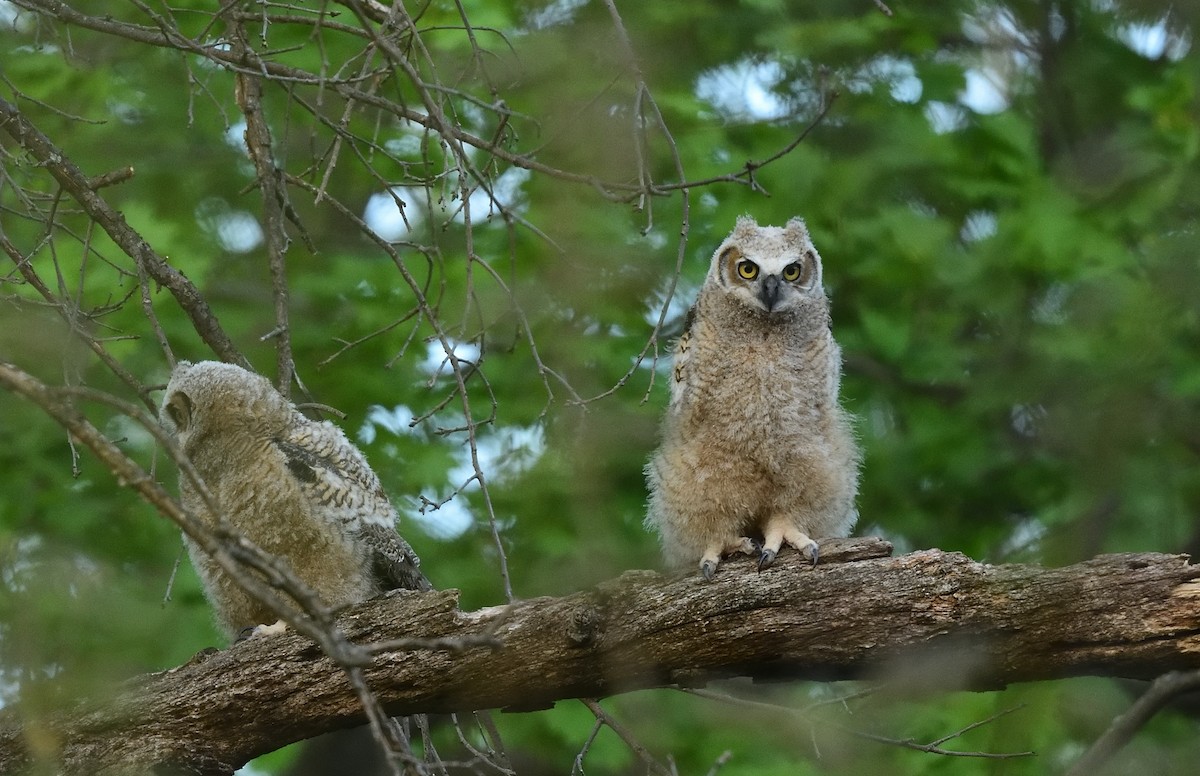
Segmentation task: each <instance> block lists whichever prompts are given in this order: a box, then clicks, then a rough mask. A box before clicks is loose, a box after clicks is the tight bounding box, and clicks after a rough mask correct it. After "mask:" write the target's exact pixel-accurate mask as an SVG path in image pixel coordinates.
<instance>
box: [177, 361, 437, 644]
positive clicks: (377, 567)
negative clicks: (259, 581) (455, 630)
mask: <svg viewBox="0 0 1200 776" xmlns="http://www.w3.org/2000/svg"><path fill="white" fill-rule="evenodd" d="M160 418H161V422H162V424H163V426H164V427H165V428H166V430H167V431H168V433H170V434H171V435H172V436H173V437H174V438H175V439H176V440H177V441H178V443H179V446H180V447H181V448H182V450H183V452H184V454H185V455H186V456H187V458H188V459H189V460H190V461H191V463H192V465H193V466H194V467H195V469H196V471H197V472H198V473H199V475H200V478H201V479H202V480H203V481H204V484H205V485H206V486H207V487H208V489H209V491H210V492H211V493H212V496H213V498H214V501H215V503H216V505H217V506H218V507H219V509H220V510H221V511H222V512H223V513H224V516H225V517H226V518H227V520H228V522H229V524H230V525H231V526H232V527H233V528H234V529H236V530H237V531H239V532H240V533H241V534H242V535H244V536H245V537H246V538H247V539H249V540H250V541H252V542H254V543H255V544H256V545H258V546H259V547H260V548H262V549H263V550H265V551H266V552H268V553H271V554H272V555H274V556H276V557H278V558H280V559H282V560H283V561H284V562H285V563H287V565H288V566H289V567H290V568H291V570H292V571H293V572H294V573H295V574H296V576H297V577H299V578H300V579H301V580H303V581H304V582H305V583H306V584H308V585H309V586H310V587H312V588H313V590H314V591H315V592H316V593H317V595H318V596H320V598H321V600H322V601H323V602H324V603H325V604H327V605H329V606H332V607H339V606H344V605H347V604H351V603H356V602H358V601H365V600H366V599H368V598H371V597H373V596H375V595H378V594H379V593H381V592H383V591H385V590H391V589H395V588H407V589H411V590H430V589H432V586H431V585H430V583H429V580H427V579H426V578H425V576H424V575H423V574H422V573H421V569H420V560H418V558H417V556H416V553H414V552H413V550H412V547H410V546H409V545H408V543H407V542H405V541H404V539H402V538H401V537H400V535H399V534H398V533H396V520H397V515H396V510H395V509H393V508H392V505H391V504H390V503H389V502H388V499H387V496H386V495H385V494H384V492H383V488H382V486H381V485H380V484H379V478H378V477H376V476H375V472H373V471H372V470H371V467H370V466H368V465H367V461H366V459H365V458H363V454H362V453H361V452H359V450H358V449H357V448H356V447H355V446H354V445H353V444H351V443H350V441H349V440H348V439H346V436H345V435H344V434H343V433H342V432H341V431H340V430H339V429H338V428H337V427H335V426H334V425H333V424H331V423H329V422H318V421H314V420H310V419H309V418H307V417H305V416H304V415H302V414H301V413H300V412H299V411H298V410H297V409H296V408H295V406H293V405H292V404H291V402H289V401H288V400H287V399H285V398H284V397H283V396H282V395H281V394H280V393H279V392H278V391H276V390H275V388H274V386H272V385H271V383H270V382H269V381H268V380H267V379H266V378H265V377H262V376H260V375H257V374H254V373H253V372H248V371H246V370H245V369H242V368H241V367H238V366H234V365H233V364H223V363H218V362H215V361H201V362H199V363H190V362H187V361H180V362H179V364H178V366H176V367H175V369H174V371H173V372H172V373H171V380H170V382H169V383H168V384H167V391H166V396H165V397H164V398H163V402H162V409H161V412H160ZM179 491H180V497H181V499H182V501H183V505H184V506H185V507H186V508H187V509H188V510H189V511H191V512H192V513H193V514H196V515H197V516H199V517H200V518H201V519H202V520H204V521H207V522H208V523H210V524H214V525H215V523H216V521H217V519H218V518H217V516H216V515H214V514H212V512H210V511H209V510H208V509H207V508H206V506H205V504H204V501H203V500H202V499H201V497H200V495H199V493H198V492H197V491H196V488H195V487H194V485H193V484H192V482H191V481H190V479H189V478H188V477H187V476H184V475H183V474H182V473H181V476H180V478H179ZM187 546H188V554H189V556H190V557H191V560H192V564H193V565H194V566H195V567H196V570H197V571H198V572H199V574H200V577H201V580H202V581H203V583H204V589H205V594H206V596H207V597H208V600H209V602H210V603H211V604H212V606H213V609H214V610H215V613H216V620H217V623H218V625H220V627H221V629H222V630H223V631H225V633H226V634H227V635H228V636H230V637H231V638H232V637H235V636H237V635H238V634H239V633H242V632H243V631H245V630H246V629H251V628H255V627H256V626H258V625H260V624H261V623H274V622H275V621H276V619H277V618H276V616H275V615H274V613H273V612H272V611H271V610H270V609H268V608H267V607H266V606H265V605H264V604H262V603H260V602H259V601H257V600H256V599H255V598H254V597H252V596H251V595H249V594H248V593H247V592H246V591H245V590H243V589H242V587H241V586H240V585H238V583H237V582H236V581H235V580H234V579H232V578H231V577H229V576H228V575H226V574H225V573H224V572H223V571H222V570H221V568H220V567H219V566H218V565H217V563H216V562H215V561H214V560H213V559H212V558H211V557H209V556H208V554H207V553H205V552H204V551H203V550H202V549H201V548H200V547H199V546H197V545H196V544H194V543H193V542H191V541H190V540H187ZM277 625H278V624H277ZM267 632H270V629H268V631H267Z"/></svg>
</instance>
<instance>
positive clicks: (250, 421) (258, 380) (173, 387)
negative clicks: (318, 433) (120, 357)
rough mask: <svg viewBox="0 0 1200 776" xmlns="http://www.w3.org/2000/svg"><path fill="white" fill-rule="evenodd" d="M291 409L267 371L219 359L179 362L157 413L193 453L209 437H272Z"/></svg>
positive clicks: (223, 438)
mask: <svg viewBox="0 0 1200 776" xmlns="http://www.w3.org/2000/svg"><path fill="white" fill-rule="evenodd" d="M292 411H293V410H292V406H291V404H290V403H289V402H288V401H287V399H285V398H283V396H281V395H280V394H279V392H278V391H276V390H275V386H273V385H271V382H270V381H269V380H267V378H265V377H263V376H262V375H258V374H255V373H254V372H250V371H248V370H245V369H242V368H241V367H240V366H236V365H234V364H224V363H221V362H219V361H198V362H196V363H192V362H190V361H180V362H179V363H178V364H177V365H176V366H175V369H174V371H172V372H171V380H170V382H168V383H167V392H166V395H165V396H164V397H163V401H162V407H161V409H160V410H159V413H158V414H159V420H160V422H161V423H162V424H163V427H164V428H166V430H167V431H168V432H169V433H170V434H171V435H172V436H174V437H175V438H176V439H177V440H179V444H180V446H181V447H183V449H184V450H185V451H187V452H189V453H191V452H194V450H195V448H196V447H197V446H198V445H200V444H203V441H204V440H206V439H210V440H214V441H219V440H220V441H223V440H227V438H228V437H229V436H230V435H251V436H264V435H266V436H270V435H271V434H273V433H277V431H278V429H281V428H283V427H285V426H286V424H287V422H288V420H289V419H290V417H291V413H292Z"/></svg>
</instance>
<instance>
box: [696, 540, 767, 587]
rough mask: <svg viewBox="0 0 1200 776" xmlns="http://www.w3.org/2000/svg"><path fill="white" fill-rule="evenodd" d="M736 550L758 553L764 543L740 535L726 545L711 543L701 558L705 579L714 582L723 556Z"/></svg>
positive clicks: (743, 552)
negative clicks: (713, 579)
mask: <svg viewBox="0 0 1200 776" xmlns="http://www.w3.org/2000/svg"><path fill="white" fill-rule="evenodd" d="M735 552H740V553H742V554H743V555H751V556H754V555H758V554H759V553H760V552H762V545H760V544H759V543H758V542H756V541H755V540H754V539H751V538H750V537H749V536H739V537H738V538H737V539H734V540H733V541H732V542H730V543H729V544H726V545H725V546H724V547H722V546H721V545H719V544H711V545H709V547H708V549H707V550H705V552H704V557H702V558H701V559H700V573H701V574H702V575H703V576H704V579H705V580H707V581H709V582H712V578H713V576H714V575H715V574H716V573H717V566H719V565H720V564H721V558H723V557H725V556H727V555H732V554H734V553H735Z"/></svg>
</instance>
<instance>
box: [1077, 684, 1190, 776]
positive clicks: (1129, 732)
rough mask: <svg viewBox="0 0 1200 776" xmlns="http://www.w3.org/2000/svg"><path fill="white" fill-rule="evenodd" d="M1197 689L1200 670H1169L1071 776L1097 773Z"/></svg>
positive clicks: (1082, 758) (1095, 746)
mask: <svg viewBox="0 0 1200 776" xmlns="http://www.w3.org/2000/svg"><path fill="white" fill-rule="evenodd" d="M1195 690H1200V670H1195V669H1193V670H1190V671H1169V672H1167V673H1165V674H1163V675H1162V676H1160V677H1158V678H1157V679H1155V680H1154V681H1153V682H1152V683H1151V684H1150V687H1149V688H1148V689H1147V690H1146V692H1145V693H1144V694H1143V695H1142V696H1141V697H1140V698H1138V699H1137V700H1136V701H1135V702H1134V703H1133V705H1132V706H1130V707H1129V708H1128V709H1127V710H1126V711H1125V713H1124V714H1122V715H1120V716H1119V717H1117V718H1115V719H1114V720H1113V721H1112V724H1111V725H1109V726H1108V729H1107V730H1105V731H1104V734H1103V735H1101V736H1100V737H1099V738H1098V739H1096V741H1095V742H1094V743H1093V744H1092V746H1091V748H1090V749H1088V750H1087V751H1086V752H1084V753H1083V756H1082V757H1080V758H1079V760H1078V761H1077V762H1076V763H1075V764H1074V765H1072V766H1071V769H1070V770H1069V771H1067V776H1088V774H1092V773H1096V772H1097V771H1098V770H1100V768H1101V766H1103V765H1104V763H1106V762H1108V760H1110V759H1111V758H1112V756H1113V755H1115V754H1116V753H1117V752H1119V751H1120V750H1121V748H1122V747H1124V746H1125V745H1126V744H1128V743H1129V741H1130V740H1131V739H1132V738H1133V737H1134V735H1135V734H1136V733H1137V732H1138V731H1139V730H1141V729H1142V727H1144V726H1145V724H1146V723H1147V722H1149V721H1150V718H1151V717H1153V716H1154V715H1155V714H1157V713H1158V712H1159V711H1161V710H1162V708H1163V707H1164V706H1166V705H1167V704H1168V703H1170V702H1171V700H1172V699H1174V698H1176V697H1178V696H1179V695H1182V694H1183V693H1185V692H1193V691H1195Z"/></svg>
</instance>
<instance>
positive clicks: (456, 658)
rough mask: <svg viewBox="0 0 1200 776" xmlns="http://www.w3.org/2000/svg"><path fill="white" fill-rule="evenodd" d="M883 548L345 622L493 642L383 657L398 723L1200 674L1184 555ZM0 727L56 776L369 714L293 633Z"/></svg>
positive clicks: (841, 544)
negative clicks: (737, 688) (606, 702)
mask: <svg viewBox="0 0 1200 776" xmlns="http://www.w3.org/2000/svg"><path fill="white" fill-rule="evenodd" d="M890 552H891V547H890V545H888V544H887V543H886V542H883V541H881V540H878V539H850V540H828V541H826V542H825V543H824V544H823V549H822V555H821V558H822V563H821V565H819V566H817V567H815V568H812V567H809V566H807V565H806V564H804V563H802V562H800V561H799V560H798V558H797V557H796V556H795V555H794V554H790V553H789V554H788V555H786V556H785V557H782V558H781V559H780V561H779V562H777V563H776V564H775V565H774V566H772V567H771V568H770V569H769V570H767V571H765V572H763V573H757V572H756V571H755V570H754V566H753V565H752V562H751V561H750V560H749V559H745V560H732V561H729V562H727V563H726V564H724V565H723V566H722V568H721V573H720V574H719V575H718V577H717V579H716V580H715V581H714V582H712V583H705V582H703V581H702V580H701V579H700V578H699V577H698V576H686V577H664V576H662V575H659V574H656V573H653V572H649V571H630V572H627V573H626V574H623V575H622V576H620V577H618V578H617V579H614V580H611V581H608V582H605V583H603V584H601V585H599V586H597V587H596V588H594V589H591V590H586V591H583V592H580V593H576V594H574V595H569V596H565V597H563V598H536V599H531V600H526V601H520V602H517V603H515V604H513V605H511V606H505V607H492V608H488V609H482V610H479V611H475V612H463V611H460V610H459V608H458V606H457V595H456V593H455V591H444V592H436V593H427V594H422V593H397V594H393V595H391V596H386V597H381V598H378V599H375V600H373V601H369V602H367V603H364V604H361V605H358V606H355V607H353V608H351V609H349V610H347V611H346V612H345V613H344V614H343V615H342V616H341V618H340V619H339V624H340V625H341V627H342V628H343V629H344V630H345V632H346V634H347V635H348V636H349V637H350V638H352V639H353V640H355V641H356V642H377V641H383V640H387V639H395V638H416V639H440V640H443V641H442V642H441V644H443V645H452V644H454V643H455V642H456V640H457V641H461V642H463V643H468V642H470V640H471V639H472V638H477V637H478V636H480V634H487V633H492V634H494V636H495V638H496V640H497V646H493V647H483V646H475V647H467V648H465V649H462V650H451V649H440V650H430V649H418V650H415V651H405V652H391V653H386V654H381V655H379V657H378V659H377V660H376V663H375V665H374V666H373V667H372V668H371V669H369V671H368V673H367V677H368V680H369V682H370V684H371V687H372V688H373V689H374V690H375V692H376V693H378V695H379V697H380V699H381V700H382V702H383V704H384V706H385V708H386V709H387V710H388V711H389V712H390V713H392V714H414V713H420V712H451V711H464V710H471V709H486V708H503V709H506V710H512V711H524V710H531V709H537V708H541V707H545V706H549V705H551V704H553V703H554V702H555V701H557V700H560V699H566V698H577V697H596V696H604V695H612V694H615V693H621V692H626V691H630V690H635V689H642V688H651V687H670V686H679V685H684V686H697V685H702V684H705V683H707V682H710V681H713V680H716V679H721V678H725V677H734V676H745V677H751V678H754V679H759V680H778V679H786V678H795V679H819V680H827V679H835V678H837V679H840V678H850V677H863V676H872V675H886V676H887V677H888V678H889V679H895V678H897V677H901V678H903V677H904V676H905V675H906V674H908V675H912V676H914V678H915V679H918V680H920V681H922V683H923V684H925V686H926V687H928V683H929V681H930V678H931V677H933V676H937V677H938V678H939V680H940V682H942V686H944V687H945V688H946V689H952V688H955V689H976V690H978V689H992V688H999V687H1002V686H1004V685H1006V684H1008V683H1010V682H1020V681H1036V680H1046V679H1057V678H1063V677H1069V676H1077V675H1083V674H1092V675H1104V676H1120V677H1132V678H1149V677H1153V676H1157V675H1159V674H1162V673H1163V672H1166V671H1170V670H1175V669H1187V668H1196V667H1200V566H1194V565H1191V564H1190V563H1189V561H1188V558H1187V556H1182V555H1160V554H1152V553H1144V554H1122V555H1106V556H1101V557H1098V558H1095V559H1093V560H1090V561H1087V562H1084V563H1079V564H1076V565H1074V566H1068V567H1065V568H1059V569H1046V568H1041V567H1036V566H1021V565H1004V566H989V565H985V564H982V563H977V562H975V561H973V560H971V559H969V558H967V557H965V556H963V555H960V554H957V553H946V552H942V551H940V550H926V551H922V552H915V553H912V554H909V555H903V556H900V557H895V558H893V557H888V556H889V555H890ZM933 666H936V669H933ZM923 667H926V668H929V669H930V670H925V669H924V668H923ZM0 720H2V721H0V772H2V773H16V772H19V769H20V768H21V767H22V766H25V765H28V764H29V763H30V762H31V759H32V758H33V754H32V753H31V750H32V748H33V747H31V745H30V743H29V741H30V740H32V739H33V738H36V739H37V740H38V741H39V746H38V748H39V749H40V750H41V751H42V752H43V753H44V752H45V751H47V750H48V749H49V750H50V751H55V752H56V756H57V758H58V767H60V768H61V770H62V771H63V772H65V773H96V772H103V771H104V770H106V769H108V770H110V771H111V772H124V770H125V769H127V768H130V767H134V768H138V769H143V768H145V769H149V768H152V767H153V768H156V770H158V771H159V772H163V771H164V770H169V771H184V772H188V773H206V774H207V773H211V774H228V773H231V772H232V771H233V770H234V769H235V768H237V767H240V766H241V765H242V764H244V763H245V762H247V761H248V760H250V759H251V758H253V757H255V756H257V755H259V754H262V753H264V752H268V751H272V750H274V749H277V748H279V747H281V746H283V745H285V744H287V743H290V742H292V741H295V740H299V739H302V738H307V737H310V736H313V735H316V734H318V733H321V732H324V731H328V730H333V729H337V728H340V727H346V726H350V725H357V724H361V723H362V722H363V721H364V718H363V715H362V710H361V707H360V706H359V703H358V701H357V699H356V696H355V694H354V692H353V691H352V690H351V688H350V686H349V684H348V682H347V680H346V677H345V674H344V673H343V671H341V670H340V669H339V668H338V667H337V666H336V665H335V664H334V663H333V662H332V661H330V660H329V659H328V658H327V657H325V656H324V655H323V654H321V653H320V651H319V650H318V649H317V648H316V647H315V646H313V644H312V643H311V642H309V641H307V640H306V639H304V638H302V637H300V636H297V635H295V634H291V633H288V634H285V635H281V636H275V637H264V638H256V639H252V640H250V641H248V642H245V643H242V644H238V645H236V646H234V647H232V648H230V649H227V650H223V651H221V652H217V653H215V654H212V655H208V656H197V658H195V659H193V660H192V661H191V662H189V663H187V664H185V665H183V666H180V667H178V668H173V669H171V670H169V671H164V672H162V673H157V674H151V675H147V676H143V677H138V678H136V679H133V680H131V681H130V682H128V683H127V685H126V686H124V687H123V688H121V689H120V690H119V692H117V694H116V695H115V697H114V698H113V699H112V700H108V701H105V702H104V703H94V704H89V703H82V704H80V705H78V706H76V707H75V708H72V709H70V710H65V711H63V712H61V713H60V714H58V715H57V716H54V717H51V718H42V719H38V720H36V721H25V724H26V726H27V727H29V728H36V736H30V735H27V734H26V733H27V731H26V730H25V729H23V728H22V727H21V721H18V720H16V719H14V718H12V717H11V716H9V717H8V718H7V719H4V718H3V717H0ZM48 743H52V746H48Z"/></svg>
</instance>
